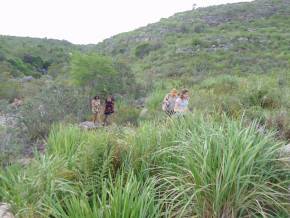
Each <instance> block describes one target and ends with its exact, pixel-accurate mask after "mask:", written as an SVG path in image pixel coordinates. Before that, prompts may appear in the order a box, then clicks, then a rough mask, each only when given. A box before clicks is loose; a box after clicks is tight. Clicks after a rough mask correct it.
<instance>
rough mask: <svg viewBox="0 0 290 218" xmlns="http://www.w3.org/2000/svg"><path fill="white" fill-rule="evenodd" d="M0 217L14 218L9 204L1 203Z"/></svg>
mask: <svg viewBox="0 0 290 218" xmlns="http://www.w3.org/2000/svg"><path fill="white" fill-rule="evenodd" d="M0 218H14V215H13V214H12V212H11V206H10V205H9V204H6V203H0Z"/></svg>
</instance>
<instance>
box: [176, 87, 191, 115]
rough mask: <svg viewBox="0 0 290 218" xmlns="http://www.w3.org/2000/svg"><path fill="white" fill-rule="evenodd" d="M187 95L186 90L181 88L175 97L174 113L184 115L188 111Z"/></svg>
mask: <svg viewBox="0 0 290 218" xmlns="http://www.w3.org/2000/svg"><path fill="white" fill-rule="evenodd" d="M188 103H189V96H188V90H187V89H183V90H182V91H181V93H180V96H179V97H178V98H177V99H176V102H175V106H174V112H175V114H176V115H184V114H185V113H186V112H187V111H188Z"/></svg>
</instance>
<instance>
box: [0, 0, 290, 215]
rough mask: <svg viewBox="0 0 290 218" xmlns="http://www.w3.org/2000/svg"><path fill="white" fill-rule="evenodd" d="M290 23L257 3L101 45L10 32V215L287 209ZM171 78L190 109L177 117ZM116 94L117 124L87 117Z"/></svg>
mask: <svg viewBox="0 0 290 218" xmlns="http://www.w3.org/2000/svg"><path fill="white" fill-rule="evenodd" d="M289 20H290V0H275V1H274V0H257V1H255V2H251V3H240V4H230V5H223V6H215V7H208V8H200V9H196V10H192V11H187V12H182V13H178V14H176V15H174V16H172V17H170V18H168V19H162V20H161V21H160V22H158V23H155V24H150V25H148V26H146V27H142V28H140V29H137V30H135V31H132V32H128V33H122V34H119V35H116V36H114V37H112V38H110V39H107V40H105V41H103V42H102V43H99V44H97V45H87V46H83V45H82V46H81V45H73V44H71V43H69V42H66V41H59V40H49V39H34V38H22V37H8V36H1V37H0V112H1V114H0V202H1V203H0V214H2V213H6V214H7V212H9V211H11V212H13V213H14V214H15V215H16V216H17V217H75V218H81V217H102V218H103V217H105V218H112V217H115V218H120V217H121V218H127V217H152V218H155V217H168V218H171V217H200V218H203V217H207V218H214V217H224V218H234V217H281V218H282V217H285V218H286V217H289V214H290V202H289V187H290V173H289V172H290V168H289V146H290V144H289V142H290V70H289V65H290V62H289V60H290V53H289V51H290V47H289V45H290V23H289ZM102 54H103V55H102ZM173 87H175V88H177V89H178V90H180V89H182V88H187V89H188V90H189V95H190V100H189V102H190V104H189V112H187V113H186V114H184V116H173V117H171V118H168V117H167V115H165V113H164V112H163V111H162V110H161V102H162V100H163V98H164V95H165V94H166V93H168V91H169V90H170V89H172V88H173ZM109 93H113V94H114V97H116V98H115V100H116V101H115V109H116V110H115V113H114V115H113V116H112V119H111V121H112V123H111V124H112V125H110V126H108V127H101V128H96V129H92V130H90V131H87V130H84V129H82V128H80V125H79V123H80V122H82V121H85V120H86V121H87V120H89V119H91V115H92V114H91V111H90V109H91V108H90V100H91V99H92V96H95V95H96V94H97V95H100V96H101V100H102V103H103V102H104V97H106V96H107V95H108V94H109ZM16 98H18V99H16ZM15 100H16V101H15ZM12 102H13V103H12ZM16 103H17V104H16ZM286 144H288V145H286ZM285 145H286V146H285ZM2 202H4V203H2ZM0 216H1V215H0Z"/></svg>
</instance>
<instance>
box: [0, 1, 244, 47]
mask: <svg viewBox="0 0 290 218" xmlns="http://www.w3.org/2000/svg"><path fill="white" fill-rule="evenodd" d="M241 1H249V0H0V34H2V35H13V36H31V37H41V38H43V37H47V38H54V39H65V40H68V41H70V42H73V43H78V44H88V43H97V42H100V41H102V40H103V39H105V38H108V37H110V36H113V35H115V34H117V33H121V32H127V31H130V30H134V29H136V28H138V27H141V26H145V25H147V24H149V23H153V22H157V21H159V20H160V19H161V18H166V17H169V16H171V15H173V14H174V13H176V12H181V11H186V10H191V9H192V6H193V4H196V5H197V6H198V7H205V6H208V5H214V4H224V3H233V2H241Z"/></svg>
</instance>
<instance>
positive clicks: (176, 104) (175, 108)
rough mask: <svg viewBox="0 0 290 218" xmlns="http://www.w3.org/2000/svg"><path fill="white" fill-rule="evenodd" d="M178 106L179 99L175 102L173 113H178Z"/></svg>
mask: <svg viewBox="0 0 290 218" xmlns="http://www.w3.org/2000/svg"><path fill="white" fill-rule="evenodd" d="M179 104H180V99H179V98H178V99H177V100H176V101H175V105H174V111H175V112H179V111H180V109H179V108H180V107H179Z"/></svg>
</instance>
